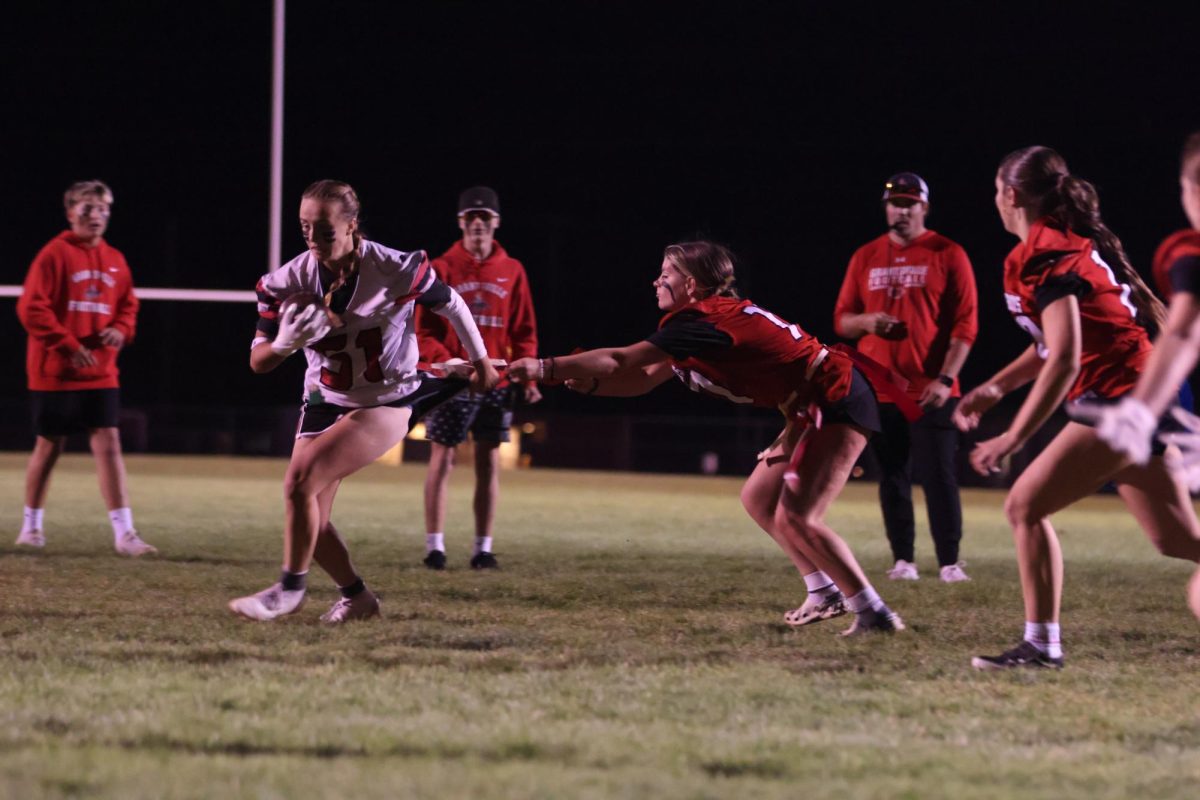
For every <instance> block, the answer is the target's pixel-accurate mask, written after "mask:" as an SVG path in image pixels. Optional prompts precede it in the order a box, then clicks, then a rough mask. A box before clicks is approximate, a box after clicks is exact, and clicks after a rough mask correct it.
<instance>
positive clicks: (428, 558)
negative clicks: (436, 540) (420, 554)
mask: <svg viewBox="0 0 1200 800" xmlns="http://www.w3.org/2000/svg"><path fill="white" fill-rule="evenodd" d="M421 563H422V564H424V565H425V566H427V567H429V569H445V568H446V554H445V553H444V552H442V551H441V550H430V551H429V552H428V553H426V554H425V560H424V561H422V562H421Z"/></svg>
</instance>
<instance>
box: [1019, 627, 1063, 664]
mask: <svg viewBox="0 0 1200 800" xmlns="http://www.w3.org/2000/svg"><path fill="white" fill-rule="evenodd" d="M1025 641H1027V642H1029V643H1030V644H1031V645H1033V646H1034V647H1036V648H1037V649H1038V650H1041V651H1042V652H1043V653H1045V654H1046V655H1048V656H1050V657H1051V658H1062V634H1061V633H1060V632H1059V627H1058V623H1057V622H1026V623H1025Z"/></svg>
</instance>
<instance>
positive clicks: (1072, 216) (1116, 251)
mask: <svg viewBox="0 0 1200 800" xmlns="http://www.w3.org/2000/svg"><path fill="white" fill-rule="evenodd" d="M999 174H1000V180H1001V182H1002V183H1004V185H1006V186H1011V187H1013V188H1014V189H1015V190H1016V193H1017V198H1018V202H1019V203H1020V204H1021V205H1022V206H1023V207H1026V208H1028V209H1030V210H1031V211H1032V212H1033V213H1034V215H1035V216H1037V217H1038V218H1041V217H1052V218H1054V219H1055V220H1057V221H1058V222H1059V223H1060V224H1062V225H1065V226H1066V227H1067V229H1068V230H1070V231H1071V232H1072V233H1074V234H1076V235H1077V236H1084V237H1086V238H1088V239H1091V240H1092V243H1093V245H1094V246H1095V248H1096V251H1097V252H1098V253H1099V254H1100V257H1101V258H1103V259H1104V261H1105V262H1106V263H1107V264H1108V265H1109V267H1111V268H1112V271H1113V273H1114V275H1115V276H1116V278H1117V281H1118V282H1119V283H1124V284H1126V285H1128V286H1129V289H1130V300H1131V301H1132V302H1133V305H1134V308H1136V309H1137V322H1138V324H1139V325H1141V326H1142V327H1143V328H1145V329H1146V330H1147V331H1148V332H1149V333H1150V334H1151V335H1153V334H1155V333H1157V332H1158V330H1159V329H1160V328H1162V326H1163V323H1164V322H1165V321H1166V319H1167V310H1166V308H1165V307H1164V306H1163V304H1162V301H1160V300H1159V299H1158V298H1157V297H1156V296H1155V294H1154V292H1152V291H1150V287H1149V286H1147V285H1146V282H1145V281H1144V280H1142V276H1141V275H1139V274H1138V271H1137V270H1136V269H1134V268H1133V264H1131V263H1130V261H1129V256H1128V255H1126V254H1125V247H1124V246H1123V245H1122V244H1121V240H1120V239H1119V238H1117V235H1116V234H1115V233H1113V232H1112V231H1110V230H1109V229H1108V226H1107V225H1105V224H1104V220H1103V219H1102V218H1101V216H1100V197H1099V195H1097V193H1096V187H1095V186H1093V185H1092V184H1091V183H1089V182H1088V181H1086V180H1084V179H1083V178H1080V177H1079V176H1077V175H1072V174H1071V172H1070V170H1069V169H1067V162H1066V161H1065V160H1064V159H1063V157H1062V156H1060V155H1059V154H1058V153H1057V152H1055V151H1054V150H1051V149H1050V148H1049V147H1041V146H1035V147H1026V148H1024V149H1022V150H1017V151H1016V152H1013V153H1010V154H1009V155H1007V156H1006V157H1005V158H1004V160H1003V161H1001V162H1000V173H999Z"/></svg>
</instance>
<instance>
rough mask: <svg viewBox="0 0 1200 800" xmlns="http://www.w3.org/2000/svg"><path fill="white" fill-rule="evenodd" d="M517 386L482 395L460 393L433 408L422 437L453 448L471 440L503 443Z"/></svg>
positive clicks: (510, 423) (494, 390) (515, 400)
mask: <svg viewBox="0 0 1200 800" xmlns="http://www.w3.org/2000/svg"><path fill="white" fill-rule="evenodd" d="M517 391H518V389H517V387H516V386H513V385H512V384H509V385H508V386H504V387H501V388H499V389H492V390H491V391H490V392H487V393H486V394H482V395H478V394H461V395H459V396H458V397H455V398H454V399H453V400H451V401H450V402H448V403H446V404H444V405H442V406H440V407H439V408H437V409H435V410H434V411H433V413H432V414H430V415H429V419H427V420H425V438H426V439H428V440H429V441H431V442H436V443H438V444H440V445H445V446H446V447H455V446H457V445H459V444H462V443H463V442H464V441H466V439H467V432H468V431H470V433H471V438H473V439H474V440H475V441H477V442H507V441H508V440H509V438H510V437H509V434H508V429H509V428H511V427H512V418H513V408H514V407H516V404H517Z"/></svg>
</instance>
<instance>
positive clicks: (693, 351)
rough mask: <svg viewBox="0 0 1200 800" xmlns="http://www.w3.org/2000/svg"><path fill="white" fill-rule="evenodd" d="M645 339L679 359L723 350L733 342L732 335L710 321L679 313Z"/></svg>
mask: <svg viewBox="0 0 1200 800" xmlns="http://www.w3.org/2000/svg"><path fill="white" fill-rule="evenodd" d="M646 341H647V342H649V343H650V344H652V345H654V346H655V347H657V348H658V349H659V350H662V351H663V352H664V353H666V354H667V355H669V356H670V357H671V358H673V359H675V360H676V361H680V360H682V359H685V358H690V357H692V356H703V355H708V354H711V353H713V352H714V351H718V350H724V349H726V348H728V347H730V346H731V345H732V344H733V337H731V336H730V335H729V334H727V333H725V332H724V331H722V330H720V329H718V328H717V326H716V325H713V324H712V323H711V322H705V321H704V320H700V319H696V318H695V317H690V316H683V315H680V316H677V317H674V318H672V319H671V320H670V321H669V322H667V324H666V325H664V326H663V327H661V328H659V329H658V330H657V331H655V332H654V333H652V334H650V335H649V336H647V337H646Z"/></svg>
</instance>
